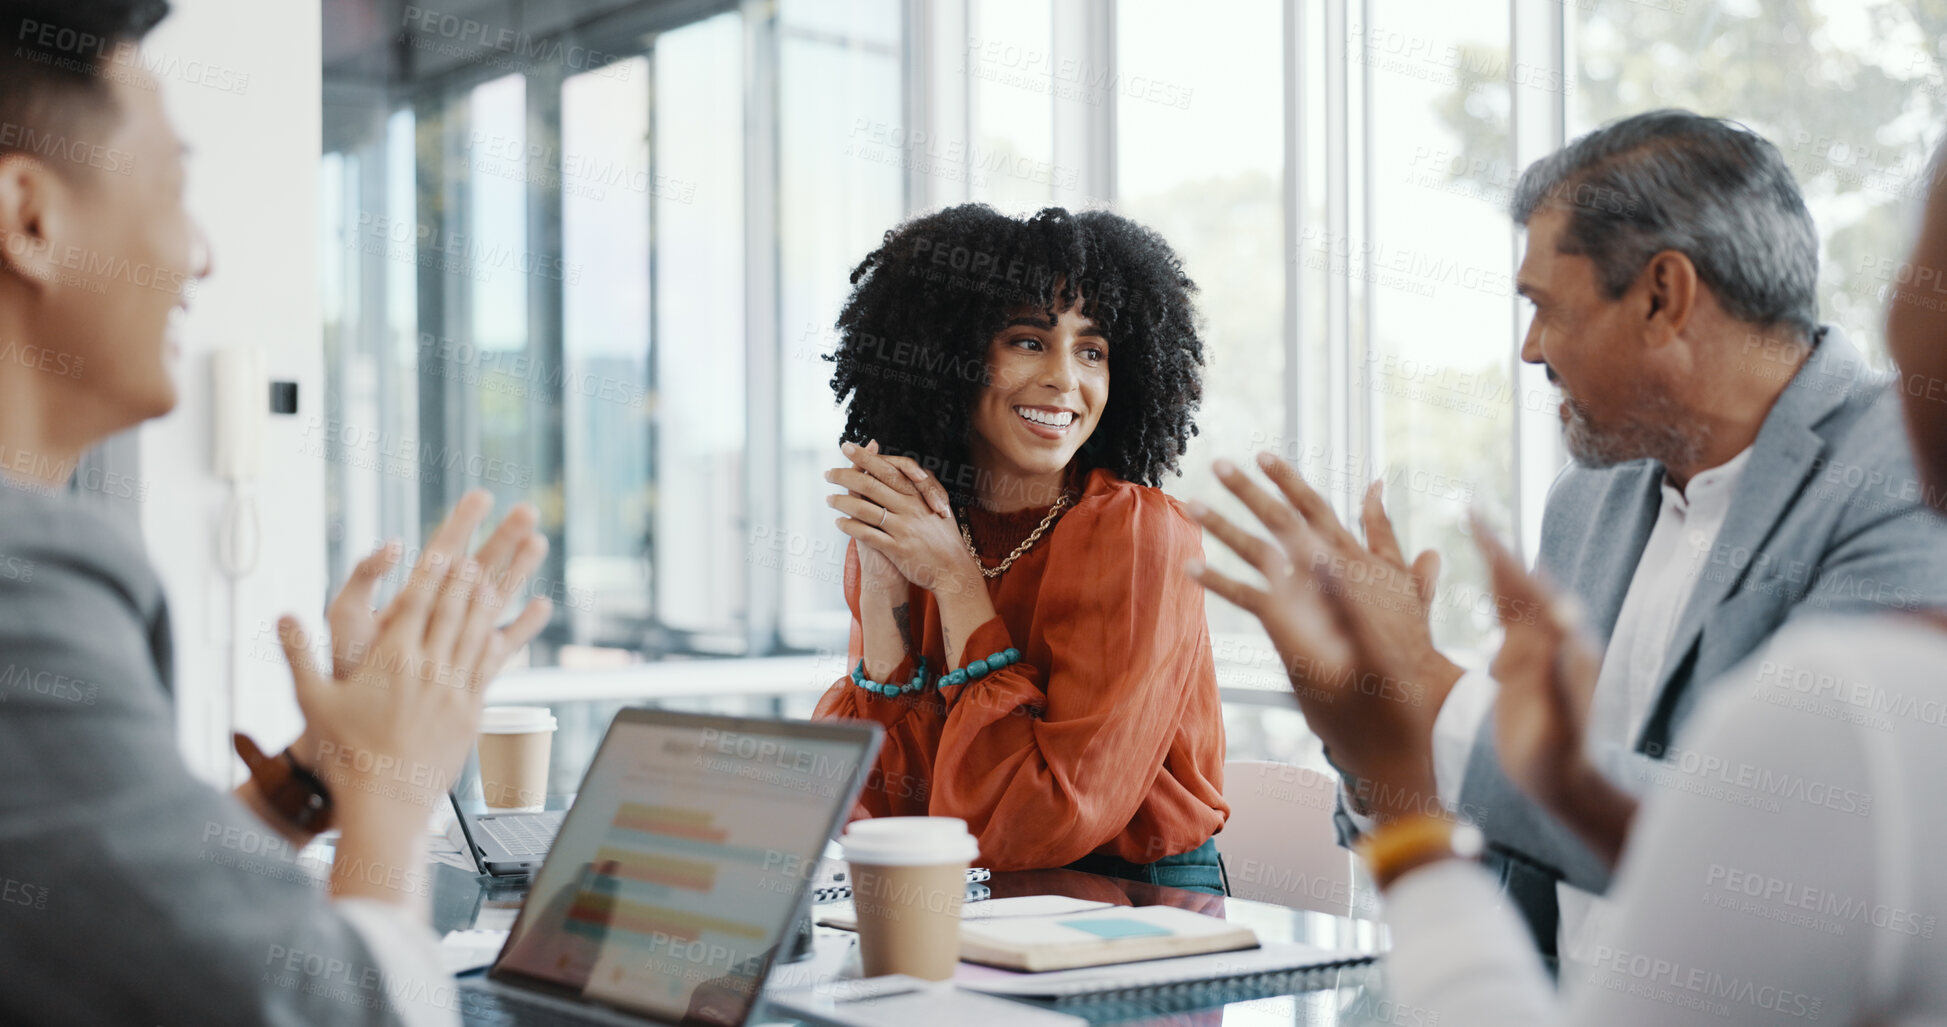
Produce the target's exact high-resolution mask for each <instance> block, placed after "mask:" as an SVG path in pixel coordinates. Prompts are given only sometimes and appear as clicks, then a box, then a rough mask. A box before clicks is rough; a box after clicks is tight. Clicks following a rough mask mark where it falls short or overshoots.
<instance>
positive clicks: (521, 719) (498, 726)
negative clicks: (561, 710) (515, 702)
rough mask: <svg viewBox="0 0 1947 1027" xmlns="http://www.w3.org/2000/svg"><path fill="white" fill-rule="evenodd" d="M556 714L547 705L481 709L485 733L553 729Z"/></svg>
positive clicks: (523, 732)
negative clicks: (549, 710)
mask: <svg viewBox="0 0 1947 1027" xmlns="http://www.w3.org/2000/svg"><path fill="white" fill-rule="evenodd" d="M556 726H557V725H556V723H555V719H554V714H552V713H550V712H548V708H547V707H546V706H489V707H487V708H486V709H484V710H481V711H480V733H481V734H483V735H524V734H529V733H531V732H534V731H553V730H554V729H555V727H556Z"/></svg>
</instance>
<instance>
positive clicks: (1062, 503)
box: [960, 492, 1075, 578]
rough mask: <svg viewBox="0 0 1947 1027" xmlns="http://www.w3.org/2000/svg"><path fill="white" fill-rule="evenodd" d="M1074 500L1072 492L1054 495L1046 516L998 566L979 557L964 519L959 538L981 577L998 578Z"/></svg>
mask: <svg viewBox="0 0 1947 1027" xmlns="http://www.w3.org/2000/svg"><path fill="white" fill-rule="evenodd" d="M1074 501H1075V494H1074V493H1072V492H1063V493H1062V494H1061V495H1060V496H1058V497H1056V499H1055V505H1053V506H1051V507H1049V508H1048V516H1046V517H1043V518H1041V523H1040V524H1039V525H1038V526H1036V527H1035V529H1034V531H1033V532H1031V533H1030V534H1029V535H1028V537H1027V538H1024V539H1022V540H1021V544H1020V545H1018V546H1015V547H1014V551H1013V552H1011V553H1009V554H1007V559H1005V560H1002V561H1001V565H1000V566H999V567H989V566H987V564H986V563H984V562H983V561H982V560H981V559H980V550H978V549H976V548H974V541H973V532H971V531H969V530H967V522H965V521H961V522H960V538H961V540H962V541H964V542H966V543H967V552H969V553H972V554H973V558H974V565H975V566H977V567H979V568H980V573H981V575H982V576H983V577H989V578H998V577H1000V576H1001V575H1003V574H1006V573H1007V569H1008V568H1009V567H1012V566H1014V561H1016V560H1019V559H1020V558H1021V557H1022V555H1023V554H1025V553H1026V552H1027V551H1028V550H1030V549H1033V548H1034V544H1035V543H1036V542H1039V541H1041V536H1042V535H1045V534H1047V532H1048V526H1049V525H1051V524H1053V523H1055V518H1057V517H1060V516H1061V512H1062V511H1063V510H1066V509H1068V504H1070V503H1072V502H1074Z"/></svg>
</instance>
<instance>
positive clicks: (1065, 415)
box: [972, 298, 1109, 509]
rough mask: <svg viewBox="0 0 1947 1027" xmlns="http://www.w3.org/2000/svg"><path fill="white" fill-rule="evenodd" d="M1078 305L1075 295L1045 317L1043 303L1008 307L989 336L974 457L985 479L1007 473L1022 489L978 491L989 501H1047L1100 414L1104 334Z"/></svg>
mask: <svg viewBox="0 0 1947 1027" xmlns="http://www.w3.org/2000/svg"><path fill="white" fill-rule="evenodd" d="M1081 306H1082V301H1081V300H1080V299H1079V298H1078V299H1077V300H1076V302H1075V305H1074V306H1071V307H1069V308H1068V309H1066V310H1063V311H1061V312H1060V313H1059V314H1058V315H1057V316H1056V317H1055V318H1054V319H1052V320H1050V319H1049V317H1048V313H1047V311H1045V310H1034V309H1023V310H1016V311H1013V312H1012V313H1011V314H1010V315H1009V317H1008V322H1007V325H1006V327H1004V328H1002V329H1001V330H1000V332H999V333H998V334H996V335H995V336H994V337H993V338H992V339H990V340H988V343H987V371H988V375H989V378H988V385H987V387H986V388H984V389H982V390H981V392H980V396H979V398H978V399H977V400H975V403H974V411H973V436H974V437H973V440H972V453H973V458H974V463H975V464H976V465H977V466H978V467H979V468H980V470H981V471H982V472H983V478H984V479H987V480H989V481H993V482H994V484H995V485H998V486H1000V487H1001V488H1003V489H1005V488H1006V487H1007V486H1008V484H1009V482H1008V479H1012V484H1014V485H1015V486H1017V487H1019V488H1020V489H1022V490H1023V491H1021V492H1020V493H1018V494H1015V495H1008V494H998V495H990V496H985V497H984V498H985V499H986V501H987V505H989V506H992V507H995V508H997V509H1018V508H1021V507H1027V506H1046V505H1048V504H1049V503H1052V502H1054V500H1055V496H1056V494H1057V493H1056V491H1055V490H1057V489H1059V487H1060V481H1059V477H1060V475H1061V473H1062V472H1063V471H1064V470H1066V469H1067V467H1068V465H1069V463H1070V462H1071V461H1073V460H1074V459H1075V453H1076V452H1077V451H1079V450H1080V449H1081V448H1082V443H1084V442H1087V441H1088V438H1089V436H1090V435H1092V434H1094V432H1095V426H1096V425H1097V424H1099V423H1100V422H1101V420H1102V411H1103V409H1104V408H1105V407H1107V406H1108V402H1109V340H1108V339H1106V338H1104V337H1103V336H1102V334H1101V329H1099V328H1097V327H1096V325H1095V322H1094V321H1091V320H1089V318H1087V317H1086V316H1084V315H1083V314H1082V313H1081V310H1080V308H1081ZM995 479H999V480H998V481H995ZM986 491H987V489H986V488H983V492H986ZM1044 492H1045V495H1044V494H1042V493H1044Z"/></svg>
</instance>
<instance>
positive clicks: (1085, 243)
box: [826, 204, 1203, 500]
mask: <svg viewBox="0 0 1947 1027" xmlns="http://www.w3.org/2000/svg"><path fill="white" fill-rule="evenodd" d="M1195 291H1196V284H1195V283H1194V282H1192V281H1190V279H1189V278H1188V277H1187V276H1185V275H1184V273H1183V262H1182V261H1181V260H1179V259H1178V258H1177V256H1176V253H1175V252H1174V251H1172V250H1171V249H1170V247H1169V244H1168V243H1166V242H1164V241H1163V238H1162V236H1159V235H1157V234H1156V233H1155V232H1153V231H1150V230H1149V229H1147V228H1144V227H1143V226H1141V225H1138V224H1136V223H1135V222H1133V221H1130V220H1129V219H1127V218H1123V217H1119V216H1117V215H1115V214H1111V213H1109V212H1107V211H1099V210H1091V211H1084V212H1082V213H1079V214H1071V213H1069V212H1068V211H1066V210H1064V209H1062V208H1060V207H1049V208H1047V209H1045V210H1042V211H1041V212H1040V213H1038V214H1035V215H1034V216H1033V217H1027V218H1017V217H1009V216H1007V215H1005V214H1002V213H1000V212H998V211H996V210H994V209H993V208H992V207H989V206H987V205H985V204H965V205H962V206H958V207H949V208H947V209H945V210H942V211H939V212H937V213H933V214H928V215H925V216H923V217H918V218H914V219H912V220H911V221H908V222H906V223H905V224H903V225H900V226H899V227H897V228H895V229H893V230H892V231H889V232H887V233H886V235H885V239H884V241H883V242H882V243H881V244H880V246H879V248H878V249H876V250H873V251H872V252H871V253H870V254H868V255H867V256H866V258H865V259H864V260H862V261H860V262H859V266H858V267H857V268H855V269H853V271H852V295H851V297H850V298H849V299H848V300H847V301H846V303H845V308H844V310H843V311H842V312H841V313H840V314H839V316H838V325H837V327H838V346H837V348H836V351H835V352H833V353H832V354H830V355H829V356H827V357H826V359H828V360H831V361H833V363H834V364H836V367H837V369H836V371H835V372H834V373H833V375H832V391H833V392H834V393H836V394H837V396H838V399H839V402H841V403H845V402H848V401H849V407H848V412H847V416H846V421H845V434H844V439H845V440H846V441H850V442H857V443H864V442H866V441H867V440H869V439H878V440H879V445H880V447H881V449H883V450H885V451H887V452H897V453H905V454H908V455H912V456H914V457H915V458H916V459H918V460H919V461H920V462H921V463H922V464H923V465H926V466H927V467H928V469H929V470H934V471H935V473H936V474H939V477H940V479H941V483H942V484H943V485H945V486H946V488H947V489H948V490H949V491H952V492H954V493H955V494H956V497H957V498H960V499H962V500H964V499H965V498H967V497H968V496H969V495H970V489H969V481H970V479H968V477H967V473H966V472H970V470H971V468H970V464H969V461H968V443H969V440H970V438H971V433H972V431H973V406H974V400H975V398H976V397H977V396H978V395H979V393H980V390H981V389H983V388H985V387H986V386H987V384H988V374H987V345H988V342H989V340H990V339H992V337H993V336H994V335H995V334H996V333H997V332H999V331H1000V330H1001V329H1002V328H1003V327H1005V326H1006V323H1007V318H1008V315H1009V312H1010V311H1018V310H1019V309H1021V308H1024V307H1025V308H1030V309H1039V310H1046V311H1048V312H1049V313H1050V314H1053V313H1056V312H1059V311H1061V310H1065V309H1067V308H1068V307H1069V306H1070V305H1072V304H1073V303H1075V302H1076V300H1077V297H1079V298H1080V301H1081V303H1082V304H1083V310H1082V312H1083V313H1085V314H1086V315H1087V316H1088V317H1089V318H1091V319H1092V320H1094V322H1095V323H1096V325H1097V326H1099V327H1100V328H1101V329H1102V332H1103V334H1104V335H1105V336H1106V337H1107V338H1108V340H1109V347H1108V350H1109V402H1108V406H1107V407H1106V408H1105V409H1104V410H1103V412H1102V419H1101V421H1100V422H1099V423H1098V424H1097V425H1096V428H1095V433H1094V434H1093V435H1091V436H1090V437H1089V440H1088V441H1087V442H1086V443H1084V444H1083V445H1082V449H1081V451H1080V453H1079V454H1078V455H1077V458H1076V459H1077V462H1078V463H1080V464H1082V465H1083V469H1093V468H1105V469H1107V470H1108V471H1110V472H1111V473H1113V474H1115V475H1117V476H1119V477H1121V478H1124V479H1126V480H1128V481H1132V482H1135V483H1137V484H1140V485H1157V484H1160V483H1161V480H1162V477H1163V475H1164V473H1165V472H1175V471H1176V470H1177V458H1178V457H1180V456H1182V455H1183V452H1184V451H1185V450H1186V449H1187V448H1188V447H1189V443H1190V437H1191V436H1193V435H1195V434H1196V433H1197V428H1196V423H1195V422H1194V421H1193V420H1192V414H1194V413H1195V411H1196V408H1197V404H1198V403H1199V402H1200V401H1201V399H1202V398H1203V382H1202V366H1203V342H1202V340H1201V339H1200V338H1198V336H1197V326H1196V308H1195V306H1194V304H1193V303H1192V301H1191V294H1192V293H1194V292H1195ZM942 470H944V471H945V472H946V473H941V471H942Z"/></svg>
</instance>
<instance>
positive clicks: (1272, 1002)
mask: <svg viewBox="0 0 1947 1027" xmlns="http://www.w3.org/2000/svg"><path fill="white" fill-rule="evenodd" d="M987 883H988V886H989V887H990V888H991V889H992V890H993V897H994V898H1007V897H1009V896H1015V895H1069V896H1073V897H1076V898H1085V899H1093V900H1097V901H1106V902H1113V903H1116V904H1120V905H1132V906H1153V905H1168V906H1180V907H1182V908H1185V909H1192V910H1196V911H1198V912H1202V913H1208V914H1211V915H1213V916H1222V917H1224V918H1226V919H1228V920H1233V921H1236V922H1238V923H1242V924H1246V925H1248V926H1249V927H1250V928H1251V929H1252V930H1254V931H1256V932H1257V936H1258V939H1259V940H1260V941H1266V942H1273V941H1295V942H1304V943H1306V944H1310V945H1316V946H1318V947H1320V948H1325V949H1338V950H1353V951H1359V952H1372V951H1375V950H1377V949H1378V948H1379V947H1380V941H1381V939H1382V937H1383V928H1382V927H1381V926H1380V925H1379V924H1378V923H1376V922H1374V921H1371V920H1360V919H1353V918H1350V917H1346V916H1341V915H1334V914H1332V913H1329V912H1321V911H1317V910H1307V909H1292V908H1290V907H1286V906H1278V905H1272V904H1270V903H1266V902H1252V901H1248V900H1244V899H1235V898H1226V897H1224V896H1221V895H1204V894H1200V893H1197V892H1188V891H1181V890H1179V889H1176V888H1163V887H1158V886H1155V885H1148V884H1138V883H1135V882H1132V881H1120V880H1116V879H1114V878H1109V877H1099V876H1096V875H1094V874H1084V873H1079V872H1076V871H1073V870H1032V871H1020V872H1012V873H999V874H995V875H994V877H993V879H992V880H991V881H989V882H987ZM525 897H526V881H525V880H519V881H499V880H495V879H494V878H490V877H482V876H478V875H475V874H471V873H469V872H467V871H464V870H460V869H458V868H455V867H452V866H448V865H445V864H437V865H436V873H435V875H434V878H433V926H434V928H435V929H437V930H438V931H440V932H441V933H444V932H446V931H454V930H463V929H466V928H474V927H477V928H483V929H489V928H490V929H500V930H505V929H506V928H508V927H509V926H511V925H512V923H513V919H514V914H515V913H516V912H517V911H518V910H519V909H520V904H521V901H522V899H524V898H525ZM814 910H815V907H814ZM1383 967H1384V964H1383V963H1368V964H1359V965H1354V966H1347V967H1342V968H1338V969H1332V970H1321V971H1313V972H1310V973H1306V974H1294V975H1288V976H1286V977H1280V978H1271V979H1270V981H1269V983H1256V984H1232V985H1225V984H1212V985H1206V986H1203V987H1200V988H1174V989H1168V990H1166V991H1159V992H1153V993H1140V994H1138V995H1137V996H1136V997H1127V996H1125V997H1121V998H1118V999H1116V1000H1115V1001H1113V1002H1100V1001H1098V1002H1088V1003H1064V1004H1062V1005H1060V1006H1057V1007H1054V1008H1058V1009H1060V1010H1061V1011H1062V1012H1065V1013H1069V1014H1072V1015H1075V1016H1079V1017H1082V1018H1084V1019H1087V1020H1089V1021H1091V1022H1093V1023H1100V1024H1128V1025H1162V1024H1170V1025H1185V1027H1188V1025H1195V1027H1218V1025H1224V1027H1235V1025H1240V1024H1241V1025H1271V1024H1294V1025H1295V1024H1345V1025H1365V1024H1386V1025H1389V1027H1418V1025H1420V1024H1425V1023H1429V1022H1431V1021H1430V1020H1428V1019H1427V1018H1426V1017H1424V1016H1422V1015H1418V1014H1416V1013H1415V1012H1414V1011H1412V1010H1405V1009H1401V1008H1399V1007H1397V1006H1395V1005H1394V1003H1393V1002H1391V1001H1390V1000H1389V999H1388V998H1387V993H1386V988H1385V979H1384V978H1385V974H1384V969H1383ZM788 970H789V965H788V964H785V965H781V966H780V967H778V968H777V969H775V970H774V971H773V978H774V979H780V978H781V979H784V980H788V979H789V977H788ZM751 1022H752V1023H753V1024H771V1023H782V1024H789V1023H792V1022H794V1021H792V1020H790V1019H788V1018H784V1019H780V1018H779V1017H777V1016H775V1015H770V1014H768V1012H767V1011H766V1010H764V1009H761V1008H760V1009H759V1010H758V1012H757V1015H756V1017H754V1018H753V1020H752V1021H751Z"/></svg>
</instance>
